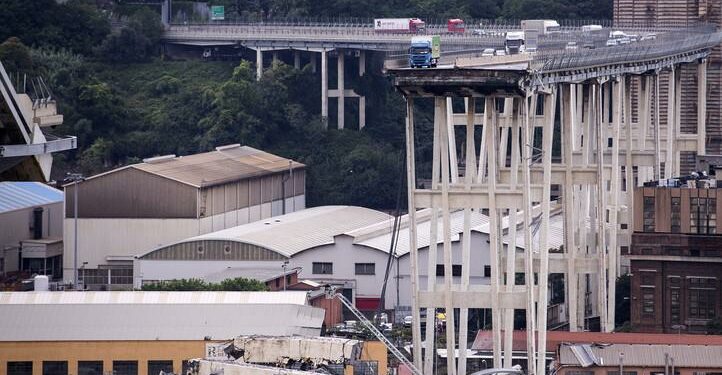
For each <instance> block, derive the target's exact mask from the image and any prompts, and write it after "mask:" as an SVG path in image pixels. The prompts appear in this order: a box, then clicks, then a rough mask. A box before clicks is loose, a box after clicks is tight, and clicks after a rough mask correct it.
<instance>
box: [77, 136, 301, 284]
mask: <svg viewBox="0 0 722 375" xmlns="http://www.w3.org/2000/svg"><path fill="white" fill-rule="evenodd" d="M304 168H305V167H304V165H303V164H300V163H297V162H293V161H291V160H289V159H285V158H282V157H279V156H276V155H272V154H269V153H266V152H263V151H259V150H256V149H253V148H251V147H246V146H240V145H230V146H223V147H217V148H216V150H215V151H211V152H206V153H202V154H195V155H188V156H181V157H176V156H175V155H170V156H163V157H157V158H151V159H146V160H144V162H143V163H140V164H134V165H130V166H126V167H122V168H119V169H115V170H113V171H110V172H106V173H103V174H99V175H96V176H93V177H90V178H88V179H86V180H84V181H82V182H79V183H77V184H76V183H74V184H70V185H66V187H65V189H66V193H67V194H66V202H65V203H66V205H65V236H64V238H65V239H66V242H65V254H66V257H65V258H64V264H63V268H64V279H65V280H66V281H67V282H71V281H72V280H74V267H75V263H74V255H73V251H74V244H75V232H74V228H75V205H74V204H75V202H74V201H73V200H74V197H75V191H74V189H75V188H76V186H77V187H78V212H77V217H78V219H77V222H78V231H77V232H78V262H77V267H78V273H79V275H78V277H79V279H80V280H82V281H79V283H80V285H81V286H84V287H85V288H87V289H93V290H97V289H128V288H131V287H132V284H133V281H132V280H133V258H134V256H135V255H138V254H143V253H145V252H148V251H150V250H153V249H155V248H158V247H159V246H163V245H167V244H171V243H174V242H176V241H179V240H182V239H185V238H188V237H192V236H198V235H202V234H205V233H210V232H214V231H218V230H222V229H225V228H230V227H234V226H237V225H239V224H244V223H249V222H253V221H257V220H261V219H266V218H269V217H272V216H276V215H281V214H283V213H287V212H293V211H296V210H300V209H303V208H305V204H306V202H305V169H304Z"/></svg>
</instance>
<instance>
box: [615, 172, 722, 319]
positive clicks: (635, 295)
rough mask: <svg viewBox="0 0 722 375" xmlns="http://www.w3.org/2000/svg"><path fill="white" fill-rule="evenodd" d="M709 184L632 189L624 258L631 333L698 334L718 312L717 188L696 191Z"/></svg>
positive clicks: (721, 243) (720, 238)
mask: <svg viewBox="0 0 722 375" xmlns="http://www.w3.org/2000/svg"><path fill="white" fill-rule="evenodd" d="M710 182H712V183H713V180H710ZM710 182H702V181H699V182H697V183H695V182H690V183H688V184H682V185H681V186H678V187H659V186H658V187H640V188H637V189H636V192H635V196H634V198H635V200H634V206H635V207H634V208H635V209H634V212H635V217H634V234H633V235H632V246H631V248H630V254H628V255H627V256H626V257H627V258H628V259H629V261H630V265H631V272H632V280H631V298H632V301H631V323H632V328H633V330H634V331H637V332H666V333H672V332H674V333H676V332H689V333H704V332H705V331H706V324H707V323H708V322H709V321H710V320H712V319H713V318H716V317H717V316H718V315H719V313H720V312H722V305H721V304H720V303H721V302H722V294H721V293H720V291H721V288H720V286H721V285H720V280H722V234H720V233H722V222H720V221H718V220H717V213H718V212H722V200H721V199H719V198H722V196H721V197H718V194H719V195H722V189H719V188H716V187H714V185H712V187H700V185H701V184H702V183H704V184H705V185H709V184H710Z"/></svg>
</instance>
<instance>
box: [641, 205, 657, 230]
mask: <svg viewBox="0 0 722 375" xmlns="http://www.w3.org/2000/svg"><path fill="white" fill-rule="evenodd" d="M643 211H644V227H643V230H644V232H654V197H644V209H643Z"/></svg>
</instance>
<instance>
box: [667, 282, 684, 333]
mask: <svg viewBox="0 0 722 375" xmlns="http://www.w3.org/2000/svg"><path fill="white" fill-rule="evenodd" d="M669 314H670V316H669V321H670V323H672V324H679V323H680V322H681V321H682V319H681V309H680V289H679V287H677V288H674V287H670V290H669Z"/></svg>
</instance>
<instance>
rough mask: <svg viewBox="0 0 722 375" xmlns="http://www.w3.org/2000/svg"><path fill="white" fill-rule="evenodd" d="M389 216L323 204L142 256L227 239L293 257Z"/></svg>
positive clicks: (368, 210)
mask: <svg viewBox="0 0 722 375" xmlns="http://www.w3.org/2000/svg"><path fill="white" fill-rule="evenodd" d="M389 218H391V216H390V215H388V214H385V213H383V212H380V211H376V210H371V209H368V208H363V207H356V206H321V207H313V208H307V209H305V210H301V211H296V212H293V213H290V214H286V215H281V216H276V217H271V218H268V219H264V220H259V221H256V222H253V223H249V224H244V225H239V226H237V227H233V228H228V229H224V230H221V231H218V232H213V233H208V234H204V235H200V236H196V237H191V238H188V239H186V240H183V241H180V242H178V243H175V244H173V245H168V246H163V247H161V248H159V249H156V250H153V251H151V252H149V253H147V254H144V255H142V256H140V258H144V257H150V254H152V253H153V252H156V251H161V250H164V249H168V248H169V247H172V246H177V245H182V244H184V243H190V242H200V241H228V242H237V243H242V244H249V245H254V246H257V247H260V248H263V249H267V250H270V251H273V252H276V253H278V254H279V255H282V256H284V257H291V256H294V255H295V254H297V253H300V252H302V251H305V250H308V249H311V248H314V247H318V246H322V245H328V244H333V243H334V237H335V236H338V235H341V234H345V233H346V232H350V231H353V230H355V229H358V228H363V227H366V226H369V225H371V224H374V223H378V222H381V221H385V220H388V219H389Z"/></svg>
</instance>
